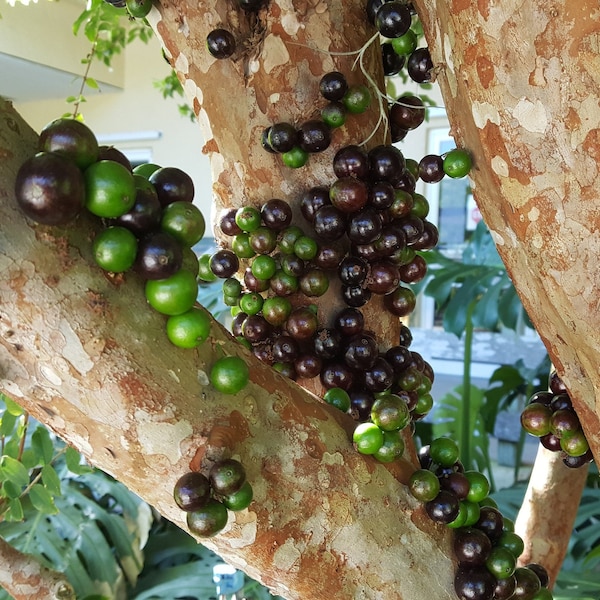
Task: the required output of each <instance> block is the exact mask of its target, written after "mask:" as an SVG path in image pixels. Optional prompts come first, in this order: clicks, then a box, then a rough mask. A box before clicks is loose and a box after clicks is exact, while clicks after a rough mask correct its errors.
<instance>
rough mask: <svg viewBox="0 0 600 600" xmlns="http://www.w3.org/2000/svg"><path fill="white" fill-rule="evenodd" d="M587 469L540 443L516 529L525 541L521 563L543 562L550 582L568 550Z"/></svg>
mask: <svg viewBox="0 0 600 600" xmlns="http://www.w3.org/2000/svg"><path fill="white" fill-rule="evenodd" d="M587 473H588V466H587V465H586V466H584V467H580V468H578V469H570V468H569V467H566V466H565V465H564V464H563V462H562V458H561V456H560V453H559V452H550V451H549V450H546V448H544V446H542V445H541V444H540V445H539V448H538V453H537V456H536V458H535V463H534V465H533V470H532V472H531V477H530V478H529V485H528V486H527V492H526V494H525V498H524V500H523V504H522V505H521V509H520V510H519V514H518V516H517V520H516V522H515V531H516V532H517V533H518V534H519V535H520V536H521V537H522V538H523V540H524V542H525V550H524V552H523V554H522V555H521V556H520V558H519V562H520V564H522V565H526V564H528V563H531V562H536V563H539V564H541V565H543V566H544V567H545V569H546V570H547V571H548V574H549V576H550V582H551V585H552V584H554V582H555V581H556V577H557V575H558V572H559V571H560V568H561V566H562V563H563V560H564V558H565V555H566V554H567V550H568V546H569V540H570V539H571V534H572V532H573V524H574V523H575V518H576V517H577V511H578V509H579V502H580V500H581V494H582V493H583V489H584V488H585V481H586V478H587Z"/></svg>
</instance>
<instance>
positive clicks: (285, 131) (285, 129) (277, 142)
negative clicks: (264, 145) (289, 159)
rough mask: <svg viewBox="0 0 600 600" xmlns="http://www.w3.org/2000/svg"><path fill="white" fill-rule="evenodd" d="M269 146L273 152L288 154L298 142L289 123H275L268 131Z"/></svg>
mask: <svg viewBox="0 0 600 600" xmlns="http://www.w3.org/2000/svg"><path fill="white" fill-rule="evenodd" d="M268 140H269V145H270V146H271V148H273V150H275V152H281V153H283V152H289V151H290V150H291V149H292V148H293V147H294V146H296V144H297V141H298V132H297V131H296V128H295V127H294V126H293V125H292V124H290V123H275V124H274V125H271V128H270V130H269V138H268Z"/></svg>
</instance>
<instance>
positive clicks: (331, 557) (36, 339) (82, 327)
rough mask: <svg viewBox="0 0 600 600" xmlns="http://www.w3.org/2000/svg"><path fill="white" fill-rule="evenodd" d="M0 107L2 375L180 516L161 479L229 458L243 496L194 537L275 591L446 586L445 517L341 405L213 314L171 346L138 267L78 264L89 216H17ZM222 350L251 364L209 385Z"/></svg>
mask: <svg viewBox="0 0 600 600" xmlns="http://www.w3.org/2000/svg"><path fill="white" fill-rule="evenodd" d="M0 107H1V109H0V155H1V156H2V157H3V160H2V161H1V162H0V181H2V182H3V183H2V185H1V186H0V222H1V223H2V228H0V271H1V272H2V278H1V281H0V390H2V391H3V392H5V393H6V394H8V395H9V396H11V397H12V398H13V399H14V400H16V401H17V402H19V403H20V404H22V405H23V406H24V407H25V408H26V409H27V410H28V411H29V412H30V413H31V414H32V415H33V416H34V417H36V418H37V419H39V420H40V421H42V422H44V423H45V424H46V425H48V426H49V427H50V428H51V429H52V430H54V431H55V432H56V433H57V434H58V435H60V436H61V437H63V438H64V439H65V440H67V441H68V442H69V443H71V444H73V445H74V446H76V447H77V448H78V449H80V450H81V451H82V452H83V453H84V454H85V455H86V456H87V457H88V458H89V460H90V461H91V462H92V463H93V464H95V465H97V466H98V467H100V468H102V469H104V470H105V471H107V472H108V473H111V474H112V475H114V476H115V477H117V478H118V479H119V480H120V481H122V482H123V483H124V484H125V485H127V486H128V487H129V488H130V489H131V490H133V491H134V492H136V493H137V494H138V495H139V496H141V497H142V498H143V499H145V500H146V501H148V502H149V503H150V504H152V505H153V506H154V507H155V508H156V509H157V510H158V511H159V512H160V513H161V514H163V515H164V516H165V517H167V518H168V519H170V520H172V521H174V522H175V523H177V524H179V525H180V526H182V527H184V528H185V519H184V514H183V513H182V512H181V511H179V510H178V509H177V507H176V505H175V503H174V501H173V498H172V490H173V486H174V484H175V481H176V480H177V479H178V478H179V477H180V476H181V475H182V474H183V473H185V472H187V471H188V470H189V469H190V468H193V469H197V468H200V467H201V466H206V465H210V461H211V460H212V459H215V458H216V457H218V456H222V455H231V456H234V457H237V458H239V459H240V460H241V461H242V462H243V464H244V465H245V467H246V470H247V472H248V478H249V480H250V481H251V483H252V485H253V488H254V492H255V500H254V502H253V504H252V505H251V507H250V509H249V510H246V511H242V512H240V513H235V517H234V516H232V517H231V522H230V524H229V525H228V527H227V529H226V531H225V532H224V533H223V534H221V535H219V536H217V537H216V538H212V539H211V540H209V542H207V544H206V545H207V546H209V547H210V548H212V549H214V550H216V551H217V552H218V553H219V554H221V555H222V556H223V557H224V558H225V559H226V560H227V561H229V562H231V563H232V564H233V565H235V566H237V567H239V568H242V569H243V570H244V571H246V572H248V573H249V574H250V575H251V576H253V577H255V578H257V579H259V580H261V581H263V582H264V583H265V584H266V585H268V586H270V587H271V588H272V589H273V590H274V592H276V593H278V594H280V595H283V596H284V597H287V598H291V599H294V598H302V599H303V600H309V599H312V598H315V599H316V598H325V597H330V595H331V590H337V591H338V592H339V594H340V597H343V598H380V599H382V600H383V599H385V600H388V599H392V600H395V599H398V600H400V599H404V600H421V599H425V598H426V597H431V595H432V594H433V595H435V597H436V598H448V599H450V598H452V593H451V591H450V590H451V589H452V583H451V582H452V574H453V564H452V561H451V559H450V558H449V557H450V556H451V550H450V547H449V543H448V542H449V532H448V531H447V530H444V528H443V527H439V526H434V525H433V524H432V522H431V521H430V520H429V518H428V517H427V516H426V514H425V513H424V511H423V509H422V508H421V507H420V506H418V503H416V502H415V501H414V500H413V499H412V498H411V497H410V494H409V493H408V491H407V488H406V487H405V485H403V482H405V481H406V480H407V477H408V476H409V474H410V473H411V472H412V470H413V468H414V467H413V466H412V465H411V464H410V463H408V462H405V461H399V462H398V463H396V464H394V466H393V467H390V468H389V469H388V468H386V467H384V466H383V465H381V464H378V463H376V461H374V460H372V459H371V458H368V457H364V456H362V455H359V454H358V453H356V452H355V451H354V450H353V448H352V445H351V442H350V439H351V431H352V428H353V427H352V422H351V419H350V418H349V417H348V416H347V415H343V414H341V413H339V411H335V410H334V409H331V408H330V407H328V406H327V405H324V404H323V403H321V402H320V401H319V400H318V399H317V398H315V397H314V396H312V395H311V394H310V393H308V392H306V391H305V390H303V389H302V388H300V387H299V386H297V385H296V384H294V383H293V382H291V381H289V380H287V379H286V378H284V377H281V376H279V375H277V374H276V373H274V372H273V371H272V370H271V369H270V368H269V367H266V366H264V365H262V364H261V363H259V362H258V361H257V360H255V359H254V358H253V357H252V356H249V355H247V354H246V353H245V352H244V350H243V349H242V348H241V346H240V345H239V344H237V342H234V341H233V340H232V339H231V337H230V336H229V334H228V333H227V332H226V331H225V330H224V329H223V328H221V327H220V326H219V325H218V324H217V323H215V324H214V325H213V329H212V331H211V336H210V338H209V339H208V340H207V342H206V343H205V344H204V345H203V346H201V347H200V348H199V349H198V350H194V351H184V350H180V349H177V348H175V347H173V346H171V345H170V343H169V342H168V340H167V338H166V335H165V332H164V322H165V320H164V318H163V317H162V316H161V315H159V314H158V313H155V312H153V311H151V310H150V309H149V308H148V306H147V304H146V302H145V300H144V295H143V287H142V282H141V281H140V280H139V279H137V278H136V277H135V276H134V275H129V274H128V275H127V276H126V277H123V278H121V277H119V278H116V279H114V278H108V277H106V276H104V275H103V274H102V272H101V271H100V270H99V269H97V268H95V267H93V266H91V262H92V261H91V248H90V240H91V237H92V236H93V230H94V229H95V228H96V227H97V225H98V224H97V223H96V224H94V223H93V222H92V221H91V220H87V219H85V218H80V219H78V221H77V222H76V223H75V224H74V225H72V226H70V227H68V228H64V229H57V228H54V229H52V228H47V227H42V226H32V225H31V223H29V222H27V221H26V220H25V219H24V218H23V215H22V214H21V213H20V211H19V210H18V208H17V206H16V202H15V199H14V196H13V193H12V188H13V182H14V178H15V174H16V171H17V169H18V166H19V165H20V164H21V163H22V162H23V160H24V159H25V157H26V156H29V155H30V154H31V153H32V152H33V148H34V142H35V135H34V134H33V132H31V131H30V130H29V129H28V128H27V126H26V125H25V124H24V123H23V122H22V121H21V120H19V118H18V116H17V115H16V114H15V113H14V112H11V110H10V107H9V105H7V104H6V103H2V104H1V105H0ZM223 354H239V355H242V356H244V358H245V360H247V361H248V363H249V364H250V367H251V382H250V383H249V385H248V386H247V387H246V388H245V389H244V391H243V392H242V393H240V394H238V395H236V396H223V395H219V394H216V393H215V392H214V390H213V389H212V388H211V386H210V385H209V384H208V378H207V372H208V370H209V368H210V365H211V364H212V362H213V361H214V360H215V358H216V357H219V356H222V355H223ZM324 582H327V583H326V585H325V584H324ZM424 582H426V583H424Z"/></svg>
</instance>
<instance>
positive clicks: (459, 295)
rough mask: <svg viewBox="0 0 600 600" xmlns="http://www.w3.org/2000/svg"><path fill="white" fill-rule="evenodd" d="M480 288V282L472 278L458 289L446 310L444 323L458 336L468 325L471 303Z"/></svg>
mask: <svg viewBox="0 0 600 600" xmlns="http://www.w3.org/2000/svg"><path fill="white" fill-rule="evenodd" d="M479 289H480V288H479V282H478V281H477V280H476V279H475V278H472V279H468V280H467V281H466V282H465V283H463V284H462V285H461V286H460V287H459V288H458V289H457V290H456V292H455V293H454V295H453V296H452V298H451V299H450V301H449V302H448V306H447V307H446V310H445V311H444V316H443V323H444V329H445V330H446V331H449V332H450V333H453V334H454V335H456V337H458V338H460V337H461V335H462V334H463V332H464V330H465V327H466V326H467V311H468V309H469V305H470V304H471V302H473V301H474V299H475V298H476V295H477V292H478V291H479Z"/></svg>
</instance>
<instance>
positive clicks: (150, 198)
mask: <svg viewBox="0 0 600 600" xmlns="http://www.w3.org/2000/svg"><path fill="white" fill-rule="evenodd" d="M161 218H162V207H161V205H160V202H159V200H158V196H157V194H156V191H155V190H154V187H153V186H152V185H147V186H144V187H138V188H136V191H135V202H134V204H133V206H132V207H131V208H130V209H129V211H128V212H126V213H125V214H124V215H121V216H120V217H119V218H117V219H116V221H115V223H117V224H118V225H121V226H123V227H126V228H127V229H129V230H130V231H132V232H133V233H135V235H136V236H137V237H140V236H142V235H144V234H147V233H150V232H152V231H154V230H156V229H158V227H159V225H160V221H161Z"/></svg>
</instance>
